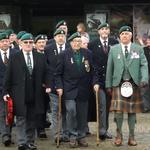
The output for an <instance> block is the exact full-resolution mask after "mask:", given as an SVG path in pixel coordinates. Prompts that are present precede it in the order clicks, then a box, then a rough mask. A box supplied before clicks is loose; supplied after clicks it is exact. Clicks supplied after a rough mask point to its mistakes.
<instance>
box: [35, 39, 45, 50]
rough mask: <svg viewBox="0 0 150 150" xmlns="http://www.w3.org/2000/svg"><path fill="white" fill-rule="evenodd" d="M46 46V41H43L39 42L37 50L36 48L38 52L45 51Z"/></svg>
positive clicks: (36, 46) (36, 45)
mask: <svg viewBox="0 0 150 150" xmlns="http://www.w3.org/2000/svg"><path fill="white" fill-rule="evenodd" d="M45 45H46V40H43V39H41V40H38V41H37V42H36V44H35V48H36V49H37V50H40V51H43V50H44V47H45Z"/></svg>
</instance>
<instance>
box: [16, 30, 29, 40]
mask: <svg viewBox="0 0 150 150" xmlns="http://www.w3.org/2000/svg"><path fill="white" fill-rule="evenodd" d="M25 33H27V32H26V31H20V32H19V33H18V34H17V39H20V38H21V37H22V36H23V35H24V34H25Z"/></svg>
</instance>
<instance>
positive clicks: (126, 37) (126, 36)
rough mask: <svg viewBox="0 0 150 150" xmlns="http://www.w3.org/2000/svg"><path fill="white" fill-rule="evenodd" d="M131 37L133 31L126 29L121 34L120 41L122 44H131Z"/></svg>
mask: <svg viewBox="0 0 150 150" xmlns="http://www.w3.org/2000/svg"><path fill="white" fill-rule="evenodd" d="M131 39H132V33H131V32H128V31H124V32H122V33H121V34H120V42H121V43H122V44H125V45H127V44H129V43H130V42H131Z"/></svg>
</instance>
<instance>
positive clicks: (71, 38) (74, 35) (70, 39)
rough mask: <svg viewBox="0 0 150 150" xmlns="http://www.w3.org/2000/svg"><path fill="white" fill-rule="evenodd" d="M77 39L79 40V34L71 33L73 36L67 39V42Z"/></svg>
mask: <svg viewBox="0 0 150 150" xmlns="http://www.w3.org/2000/svg"><path fill="white" fill-rule="evenodd" d="M77 37H79V38H81V34H80V33H79V32H75V33H73V34H72V35H71V36H70V37H69V38H68V41H70V42H71V41H72V40H73V39H74V38H77Z"/></svg>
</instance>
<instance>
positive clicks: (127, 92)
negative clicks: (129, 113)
mask: <svg viewBox="0 0 150 150" xmlns="http://www.w3.org/2000/svg"><path fill="white" fill-rule="evenodd" d="M132 94H133V86H132V84H131V83H130V82H128V81H126V82H123V83H122V85H121V95H122V96H123V97H125V98H128V97H130V96H132Z"/></svg>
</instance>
